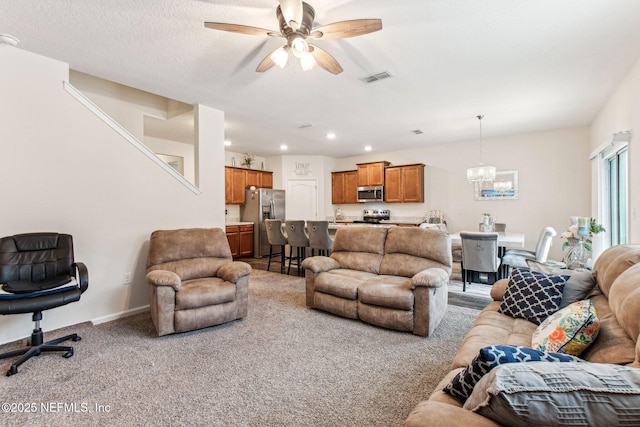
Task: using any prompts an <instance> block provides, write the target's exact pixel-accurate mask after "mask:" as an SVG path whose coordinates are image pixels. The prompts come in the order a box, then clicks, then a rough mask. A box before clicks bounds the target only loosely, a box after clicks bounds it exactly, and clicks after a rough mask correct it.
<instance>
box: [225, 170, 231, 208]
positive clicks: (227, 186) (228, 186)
mask: <svg viewBox="0 0 640 427" xmlns="http://www.w3.org/2000/svg"><path fill="white" fill-rule="evenodd" d="M232 170H233V169H231V168H227V167H225V168H224V204H225V205H230V204H231V193H232V192H233V191H232V188H233V176H232V174H231V171H232Z"/></svg>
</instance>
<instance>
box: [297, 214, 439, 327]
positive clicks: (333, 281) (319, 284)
mask: <svg viewBox="0 0 640 427" xmlns="http://www.w3.org/2000/svg"><path fill="white" fill-rule="evenodd" d="M302 266H303V267H304V269H305V276H306V303H307V306H309V307H312V308H317V309H320V310H324V311H328V312H330V313H333V314H337V315H339V316H343V317H347V318H350V319H360V320H362V321H364V322H367V323H370V324H373V325H377V326H381V327H384V328H388V329H394V330H398V331H407V332H413V333H414V334H416V335H420V336H428V335H429V334H430V333H432V332H433V331H434V329H435V328H436V326H438V324H439V323H440V320H442V317H443V316H444V313H445V311H446V308H447V297H448V293H447V283H448V282H449V276H450V274H451V240H450V238H449V235H448V234H447V233H446V232H444V231H441V230H434V229H422V228H416V227H395V226H392V227H382V226H380V227H371V226H348V227H343V228H340V229H338V230H337V232H336V237H335V241H334V243H333V251H332V253H331V256H330V257H325V256H316V257H310V258H307V259H305V260H304V262H303V263H302Z"/></svg>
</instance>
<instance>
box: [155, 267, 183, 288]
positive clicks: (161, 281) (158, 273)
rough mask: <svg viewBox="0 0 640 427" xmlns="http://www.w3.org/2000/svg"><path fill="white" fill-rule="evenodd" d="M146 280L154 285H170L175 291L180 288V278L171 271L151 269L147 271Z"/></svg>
mask: <svg viewBox="0 0 640 427" xmlns="http://www.w3.org/2000/svg"><path fill="white" fill-rule="evenodd" d="M147 282H149V284H150V285H154V286H171V287H172V288H173V289H175V290H176V291H177V290H178V289H180V285H182V280H180V276H178V275H177V274H176V273H174V272H173V271H167V270H153V271H150V272H148V273H147Z"/></svg>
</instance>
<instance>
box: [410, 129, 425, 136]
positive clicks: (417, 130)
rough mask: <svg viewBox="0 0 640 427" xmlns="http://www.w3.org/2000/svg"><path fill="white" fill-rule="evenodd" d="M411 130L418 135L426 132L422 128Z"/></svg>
mask: <svg viewBox="0 0 640 427" xmlns="http://www.w3.org/2000/svg"><path fill="white" fill-rule="evenodd" d="M411 132H413V133H415V134H416V135H422V134H423V133H424V132H422V131H421V130H420V129H416V130H412V131H411Z"/></svg>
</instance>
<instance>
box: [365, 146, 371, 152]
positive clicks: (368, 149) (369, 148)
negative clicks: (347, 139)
mask: <svg viewBox="0 0 640 427" xmlns="http://www.w3.org/2000/svg"><path fill="white" fill-rule="evenodd" d="M371 150H372V148H371V146H370V145H365V146H364V151H371Z"/></svg>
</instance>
